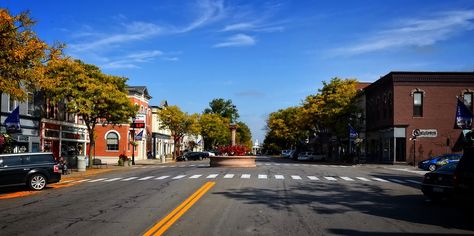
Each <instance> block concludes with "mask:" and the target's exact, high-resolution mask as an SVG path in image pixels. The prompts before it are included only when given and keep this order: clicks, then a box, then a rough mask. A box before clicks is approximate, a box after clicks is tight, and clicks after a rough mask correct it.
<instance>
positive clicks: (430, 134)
mask: <svg viewBox="0 0 474 236" xmlns="http://www.w3.org/2000/svg"><path fill="white" fill-rule="evenodd" d="M412 135H413V136H416V137H417V138H436V137H438V130H436V129H414V130H413V132H412Z"/></svg>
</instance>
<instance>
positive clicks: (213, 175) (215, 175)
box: [206, 174, 219, 179]
mask: <svg viewBox="0 0 474 236" xmlns="http://www.w3.org/2000/svg"><path fill="white" fill-rule="evenodd" d="M218 175H219V174H210V175H208V176H207V177H206V178H207V179H215V178H216V177H217V176H218Z"/></svg>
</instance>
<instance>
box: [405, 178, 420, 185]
mask: <svg viewBox="0 0 474 236" xmlns="http://www.w3.org/2000/svg"><path fill="white" fill-rule="evenodd" d="M407 181H408V182H410V183H414V184H421V182H420V181H416V180H411V179H407Z"/></svg>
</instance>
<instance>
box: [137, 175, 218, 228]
mask: <svg viewBox="0 0 474 236" xmlns="http://www.w3.org/2000/svg"><path fill="white" fill-rule="evenodd" d="M215 184H216V183H215V182H207V183H206V184H204V185H203V186H202V187H201V188H199V189H198V190H197V191H196V192H194V193H193V194H192V195H191V196H190V197H188V198H187V199H186V200H185V201H184V202H183V203H181V204H180V205H179V206H178V207H176V208H175V209H174V210H173V211H171V213H169V214H168V215H167V216H166V217H165V218H163V219H162V220H160V222H158V223H157V224H155V225H154V226H153V227H151V228H150V229H149V230H148V231H147V232H145V233H144V234H143V235H144V236H150V235H156V236H157V235H162V234H163V233H164V232H165V231H166V230H167V229H168V228H169V227H171V225H173V223H174V222H176V221H177V220H178V219H179V218H180V217H181V216H182V215H183V214H184V213H186V211H188V210H189V208H191V207H192V206H193V205H194V204H195V203H196V202H197V201H198V200H199V199H200V198H201V197H202V196H203V195H204V194H205V193H206V192H207V191H209V189H211V188H212V187H213V186H214V185H215Z"/></svg>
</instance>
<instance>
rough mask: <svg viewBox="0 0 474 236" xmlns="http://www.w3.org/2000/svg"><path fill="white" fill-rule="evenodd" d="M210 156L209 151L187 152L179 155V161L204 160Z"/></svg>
mask: <svg viewBox="0 0 474 236" xmlns="http://www.w3.org/2000/svg"><path fill="white" fill-rule="evenodd" d="M208 157H209V153H207V152H186V153H184V154H183V155H182V156H179V157H178V158H177V161H188V160H202V159H204V158H208Z"/></svg>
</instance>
